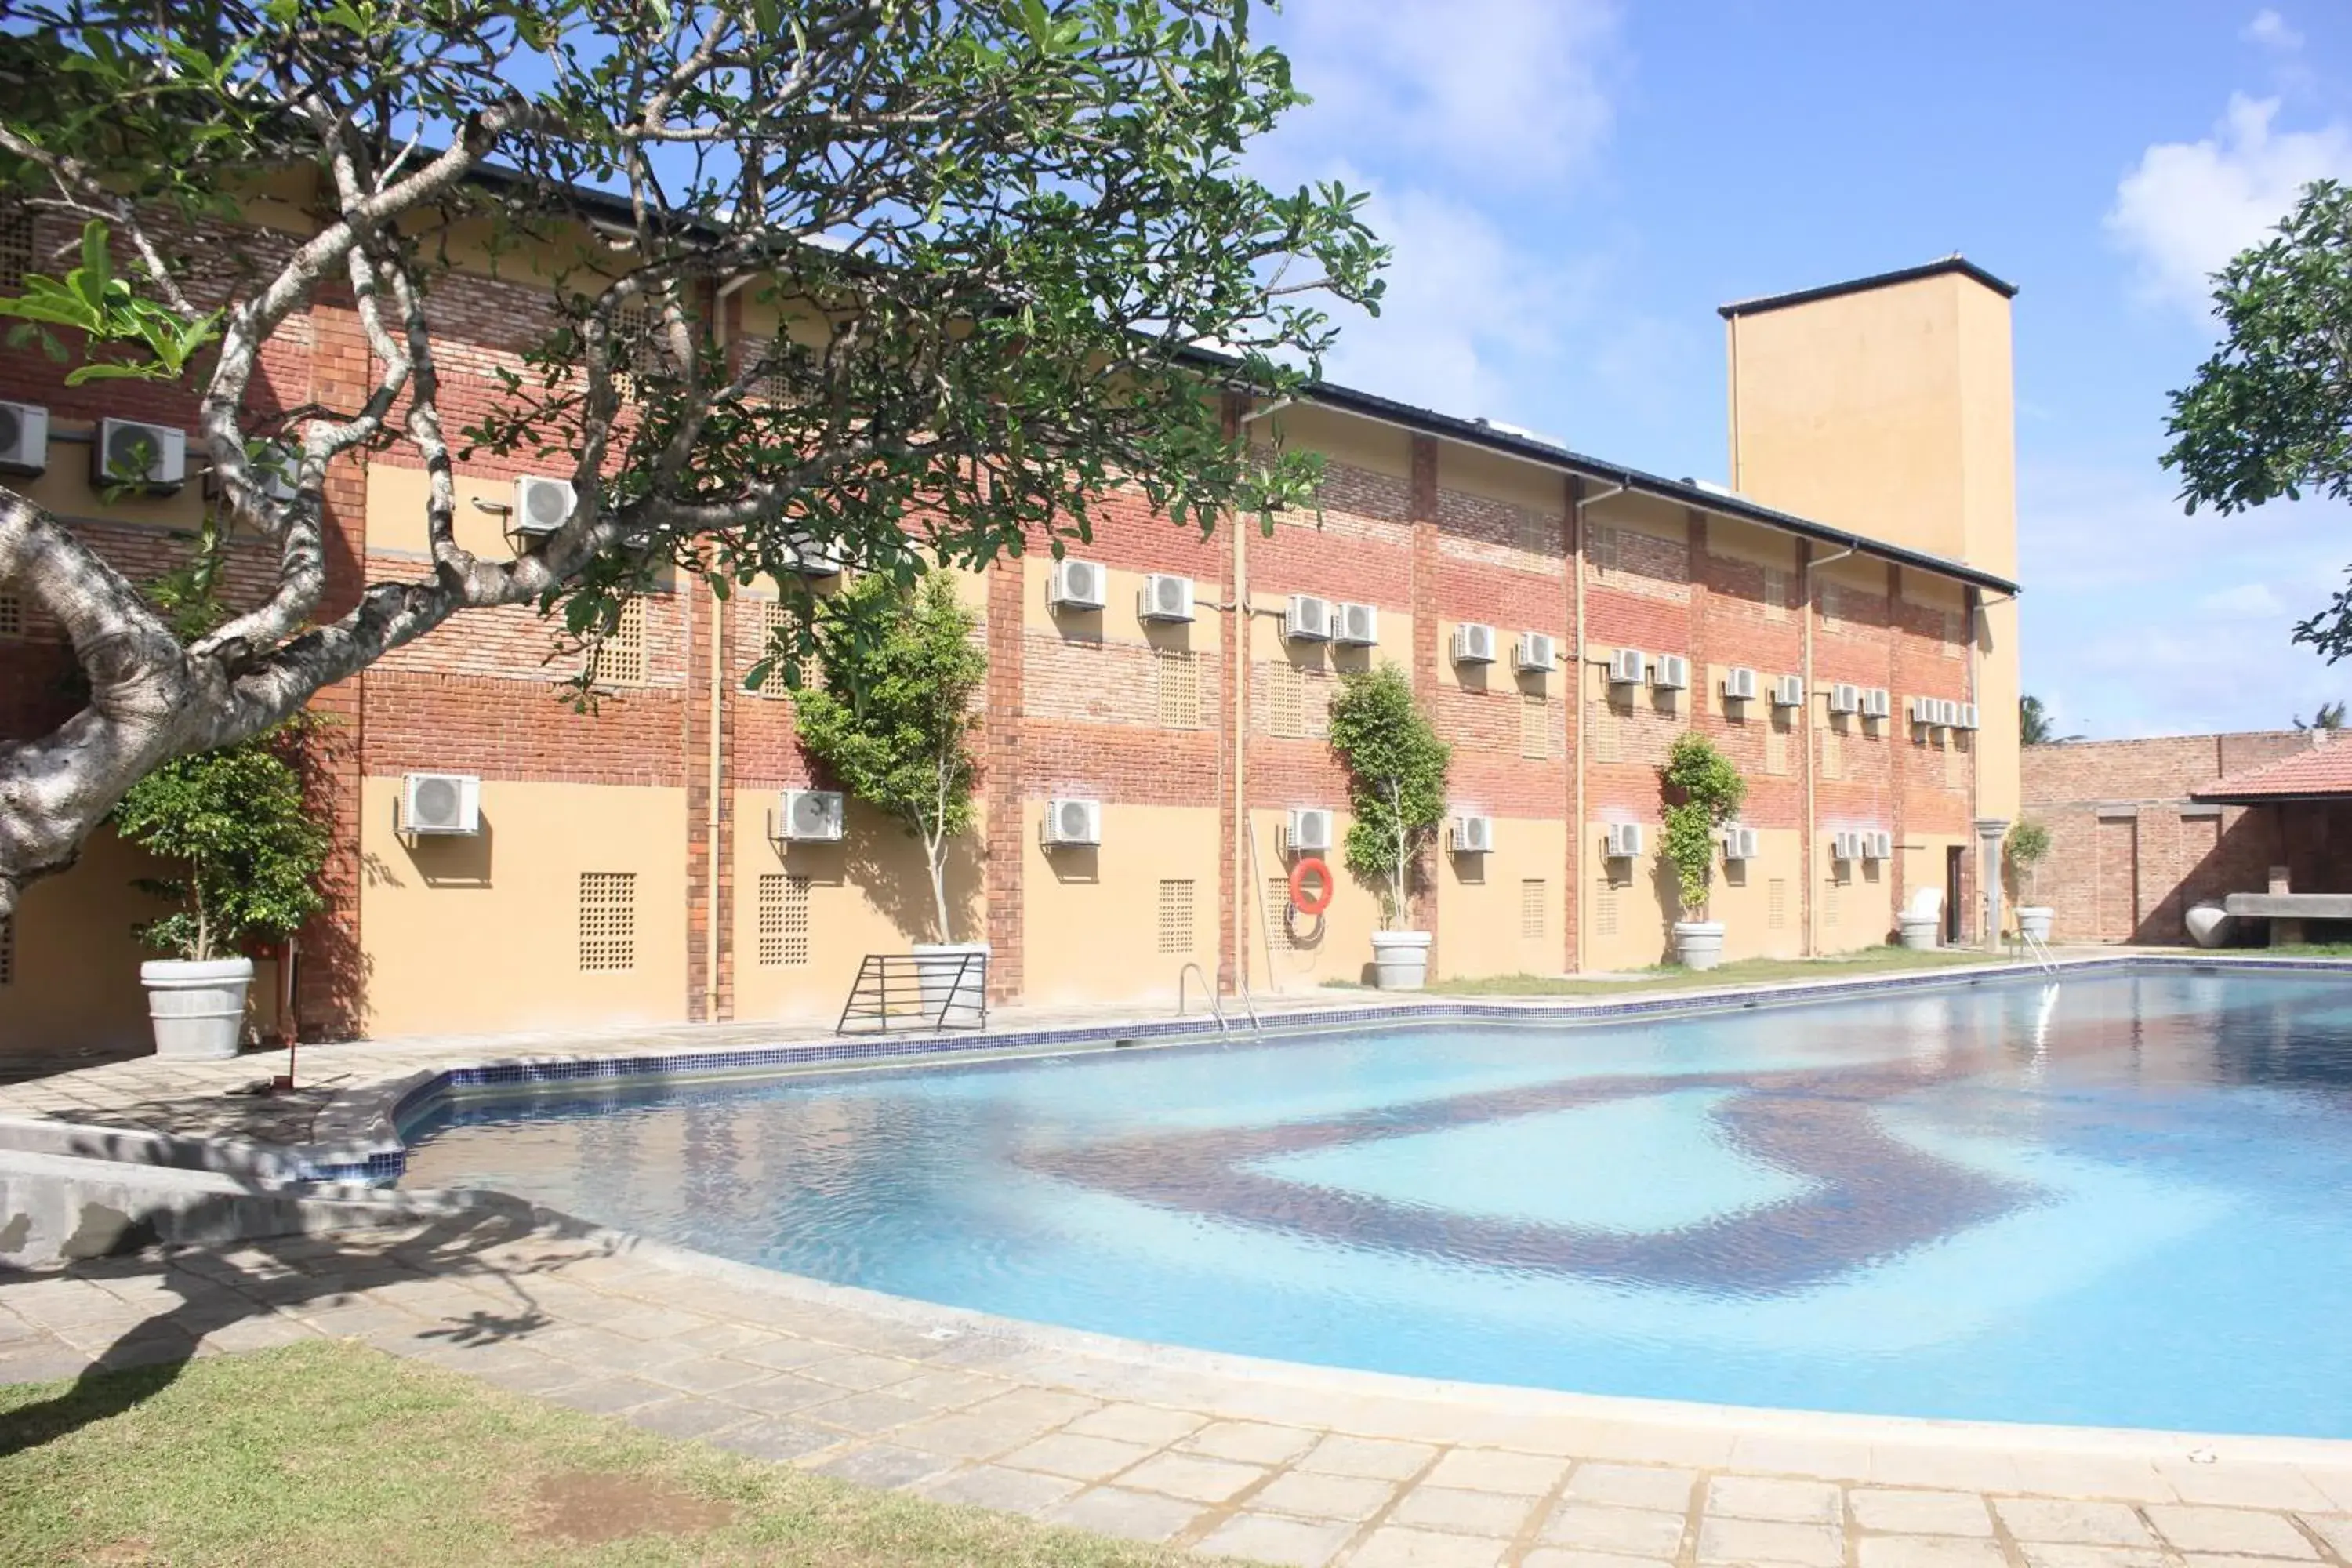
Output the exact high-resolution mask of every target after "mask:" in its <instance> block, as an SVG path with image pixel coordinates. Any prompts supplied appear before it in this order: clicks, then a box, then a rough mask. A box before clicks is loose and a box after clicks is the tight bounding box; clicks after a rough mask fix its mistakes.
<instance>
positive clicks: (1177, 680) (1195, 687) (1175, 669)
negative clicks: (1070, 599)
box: [1154, 648, 1201, 952]
mask: <svg viewBox="0 0 2352 1568" xmlns="http://www.w3.org/2000/svg"><path fill="white" fill-rule="evenodd" d="M1154 662H1155V663H1156V664H1157V666H1158V670H1159V676H1160V728H1161V729H1163V730H1197V729H1199V728H1200V727H1201V671H1200V668H1199V666H1198V665H1197V664H1195V663H1194V661H1193V658H1192V655H1191V654H1189V653H1183V652H1181V651H1179V650H1177V649H1174V648H1161V649H1160V653H1159V658H1157V659H1156V660H1155V661H1154ZM1185 951H1186V952H1191V951H1192V950H1191V949H1190V948H1189V947H1188V948H1187V949H1185Z"/></svg>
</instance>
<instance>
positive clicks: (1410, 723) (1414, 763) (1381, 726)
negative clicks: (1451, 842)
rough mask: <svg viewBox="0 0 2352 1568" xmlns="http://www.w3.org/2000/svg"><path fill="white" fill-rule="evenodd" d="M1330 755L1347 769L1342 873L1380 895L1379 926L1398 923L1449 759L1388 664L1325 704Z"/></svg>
mask: <svg viewBox="0 0 2352 1568" xmlns="http://www.w3.org/2000/svg"><path fill="white" fill-rule="evenodd" d="M1331 750H1332V751H1333V752H1336V753H1337V754H1338V756H1339V761H1340V762H1341V763H1344V764H1345V765H1346V767H1347V769H1348V810H1349V815H1350V816H1353V817H1354V821H1352V822H1351V823H1349V826H1348V841H1347V844H1346V859H1347V863H1348V869H1349V871H1350V872H1352V873H1354V874H1355V875H1356V876H1357V877H1359V878H1360V879H1363V880H1365V881H1367V882H1370V883H1371V884H1372V885H1373V886H1374V887H1377V888H1379V889H1381V925H1382V926H1383V927H1387V928H1390V929H1393V928H1395V927H1398V926H1401V925H1402V924H1403V923H1404V921H1405V916H1406V910H1408V909H1410V908H1411V906H1412V872H1413V868H1414V866H1415V865H1416V864H1417V863H1418V862H1419V861H1420V859H1421V856H1422V852H1423V850H1424V849H1426V848H1428V847H1429V845H1430V842H1431V840H1432V839H1433V838H1434V837H1436V833H1437V825H1438V824H1439V823H1440V822H1442V821H1444V818H1445V778H1446V773H1447V771H1448V769H1449V767H1450V766H1451V764H1452V761H1453V752H1452V749H1451V748H1449V747H1448V746H1447V745H1446V743H1445V742H1444V741H1442V740H1440V739H1438V736H1437V727H1436V726H1435V725H1434V724H1432V723H1431V722H1430V721H1429V715H1428V714H1427V713H1425V712H1423V711H1422V707H1421V704H1420V703H1419V702H1418V701H1416V700H1414V698H1413V695H1412V681H1411V679H1408V678H1407V677H1406V675H1405V672H1404V671H1403V670H1402V669H1399V668H1397V667H1396V666H1395V665H1393V664H1383V665H1381V666H1380V667H1379V668H1376V669H1370V670H1362V671H1350V672H1349V673H1348V674H1346V675H1343V676H1341V677H1340V678H1339V695H1338V696H1337V697H1334V698H1333V699H1332V700H1331Z"/></svg>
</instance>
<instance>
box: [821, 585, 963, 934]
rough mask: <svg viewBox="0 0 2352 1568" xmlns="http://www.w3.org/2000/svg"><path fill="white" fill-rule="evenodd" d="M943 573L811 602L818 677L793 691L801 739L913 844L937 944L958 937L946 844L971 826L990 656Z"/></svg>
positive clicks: (853, 589)
mask: <svg viewBox="0 0 2352 1568" xmlns="http://www.w3.org/2000/svg"><path fill="white" fill-rule="evenodd" d="M979 629H980V622H979V619H978V617H976V616H973V615H972V614H971V611H969V610H967V609H965V608H964V607H963V605H962V604H961V602H960V601H959V600H958V599H957V598H956V591H955V584H954V583H953V582H951V581H950V579H949V577H948V575H947V574H946V573H944V572H934V573H932V574H929V575H928V576H926V577H924V578H922V579H921V580H920V582H919V584H917V583H915V582H913V581H911V580H909V579H908V578H906V577H901V576H897V575H894V574H889V573H869V574H863V575H860V576H859V577H857V578H856V580H855V581H853V582H852V583H851V584H849V586H848V587H846V588H845V589H843V590H842V591H841V592H840V593H839V594H837V595H833V596H832V597H830V598H828V599H825V600H823V601H822V602H821V603H820V604H819V605H818V608H817V614H816V626H815V657H816V662H817V668H818V669H819V671H820V672H821V676H822V681H823V684H821V685H818V686H814V687H811V686H809V685H807V684H805V683H801V684H800V685H799V687H798V700H799V710H800V711H799V730H800V742H801V745H802V746H803V748H805V749H806V751H807V752H808V753H809V755H811V756H812V757H814V758H815V759H816V760H817V761H818V762H820V763H824V765H825V767H826V768H828V769H829V770H831V772H832V773H833V775H834V776H835V778H836V779H838V780H840V781H841V784H842V787H843V788H845V789H846V790H847V791H848V792H849V793H850V794H851V795H856V797H857V798H858V799H860V800H862V801H864V802H866V804H867V805H872V806H874V807H876V808H877V809H878V810H880V811H882V812H884V813H885V814H887V816H891V817H893V818H895V819H896V820H897V821H898V822H899V823H900V824H901V825H902V826H905V828H906V829H907V831H908V833H909V834H912V835H913V836H914V837H916V838H918V839H919V840H921V842H922V846H923V855H924V864H925V866H926V867H927V868H929V872H930V878H931V907H932V911H933V918H934V919H935V920H936V921H937V922H938V926H937V930H938V931H939V940H940V941H941V942H953V941H954V940H955V925H954V917H953V915H952V914H951V912H950V910H949V908H948V884H947V858H948V847H949V846H950V844H952V843H953V842H954V841H955V839H956V838H957V837H960V836H961V835H962V834H963V833H965V832H966V831H968V830H969V829H970V828H971V794H972V786H973V785H974V784H976V783H977V782H978V780H979V776H980V769H979V764H978V763H977V762H976V761H975V760H974V759H973V757H972V754H971V729H972V725H973V723H974V722H975V721H976V719H977V716H978V715H977V711H976V709H975V706H974V704H975V701H976V700H977V699H978V698H979V697H980V695H981V691H982V687H983V686H984V685H985V684H986V682H987V679H988V658H987V656H986V655H985V654H983V653H982V651H981V648H980V645H979V643H978V642H977V641H976V640H975V637H976V634H977V633H978V631H979Z"/></svg>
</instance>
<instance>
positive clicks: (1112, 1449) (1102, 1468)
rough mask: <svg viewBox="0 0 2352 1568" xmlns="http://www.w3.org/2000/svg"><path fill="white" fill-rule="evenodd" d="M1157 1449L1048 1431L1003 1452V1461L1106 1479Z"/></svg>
mask: <svg viewBox="0 0 2352 1568" xmlns="http://www.w3.org/2000/svg"><path fill="white" fill-rule="evenodd" d="M1156 1452H1158V1450H1157V1449H1155V1448H1153V1447H1150V1445H1148V1444H1143V1443H1122V1442H1120V1441H1118V1439H1117V1438H1113V1437H1085V1436H1078V1435H1077V1434H1076V1433H1073V1432H1048V1433H1047V1434H1045V1436H1043V1437H1040V1438H1038V1439H1037V1440H1036V1441H1035V1442H1034V1443H1029V1444H1025V1445H1024V1446H1023V1447H1019V1448H1016V1449H1014V1450H1013V1452H1012V1453H1010V1454H1007V1455H1005V1456H1004V1458H1003V1463H1004V1464H1007V1465H1010V1466H1012V1467H1013V1468H1015V1469H1023V1470H1043V1471H1045V1473H1046V1474H1047V1475H1053V1476H1069V1477H1073V1478H1075V1479H1078V1480H1081V1481H1105V1480H1108V1479H1110V1478H1111V1477H1113V1476H1115V1475H1117V1474H1118V1472H1119V1471H1121V1470H1124V1469H1127V1468H1129V1467H1131V1466H1133V1465H1135V1464H1136V1463H1138V1462H1139V1461H1140V1460H1143V1459H1148V1458H1150V1457H1151V1456H1152V1455H1153V1454H1154V1453H1156Z"/></svg>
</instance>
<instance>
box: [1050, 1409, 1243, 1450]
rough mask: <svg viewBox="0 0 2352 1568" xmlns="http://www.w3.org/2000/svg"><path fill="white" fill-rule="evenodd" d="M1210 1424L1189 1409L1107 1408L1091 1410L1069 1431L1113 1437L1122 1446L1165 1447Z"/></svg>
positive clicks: (1071, 1426) (1090, 1435) (1074, 1422)
mask: <svg viewBox="0 0 2352 1568" xmlns="http://www.w3.org/2000/svg"><path fill="white" fill-rule="evenodd" d="M1207 1424H1208V1417H1207V1416H1205V1415H1193V1414H1192V1412H1191V1411H1189V1410H1163V1409H1161V1408H1160V1407H1159V1406H1158V1405H1104V1406H1103V1407H1102V1408H1101V1409H1100V1410H1089V1411H1087V1413H1086V1414H1085V1415H1081V1416H1079V1417H1078V1418H1077V1419H1076V1420H1075V1421H1073V1422H1071V1423H1070V1424H1069V1426H1068V1427H1066V1430H1067V1431H1070V1432H1073V1433H1076V1435H1077V1436H1081V1437H1113V1438H1117V1439H1118V1441H1120V1442H1122V1443H1148V1444H1150V1446H1151V1447H1155V1448H1159V1447H1166V1446H1167V1445H1168V1444H1170V1443H1173V1442H1175V1441H1176V1440H1177V1439H1178V1438H1180V1437H1182V1436H1186V1435H1188V1434H1190V1433H1192V1432H1197V1431H1199V1430H1200V1429H1201V1428H1202V1426H1206V1425H1207Z"/></svg>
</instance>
